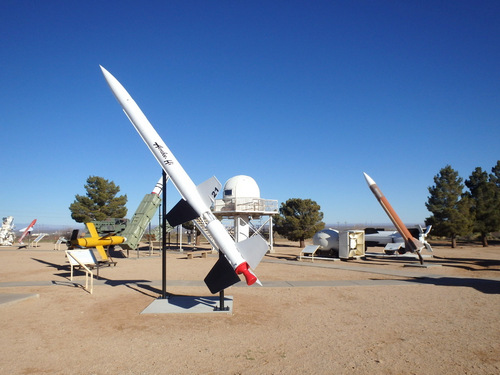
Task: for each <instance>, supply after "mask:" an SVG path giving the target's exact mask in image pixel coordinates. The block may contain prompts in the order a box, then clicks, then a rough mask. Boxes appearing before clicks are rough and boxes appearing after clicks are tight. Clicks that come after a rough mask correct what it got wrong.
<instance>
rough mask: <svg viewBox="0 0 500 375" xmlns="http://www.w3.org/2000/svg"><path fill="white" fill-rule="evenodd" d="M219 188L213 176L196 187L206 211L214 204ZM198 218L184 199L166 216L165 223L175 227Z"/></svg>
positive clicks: (217, 181) (219, 185) (219, 184)
mask: <svg viewBox="0 0 500 375" xmlns="http://www.w3.org/2000/svg"><path fill="white" fill-rule="evenodd" d="M221 187H222V185H221V183H220V182H219V180H217V178H215V176H214V177H211V178H209V179H208V180H206V181H205V182H202V183H201V184H199V185H198V186H197V187H196V188H197V190H198V193H199V194H200V197H201V199H202V200H203V203H205V205H206V206H207V209H208V208H210V206H211V205H212V204H213V203H214V201H215V197H217V194H219V191H220V189H221ZM198 216H200V215H198V214H197V213H196V211H195V210H194V209H193V207H191V205H190V204H189V203H188V202H187V201H186V200H185V199H181V200H180V201H179V202H178V203H177V204H176V205H175V206H174V207H173V208H172V209H171V210H170V211H169V213H168V214H167V221H168V223H169V224H170V225H171V226H173V227H175V226H177V225H179V224H182V223H185V222H186V221H190V220H194V219H196V218H197V217H198Z"/></svg>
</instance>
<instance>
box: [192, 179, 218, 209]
mask: <svg viewBox="0 0 500 375" xmlns="http://www.w3.org/2000/svg"><path fill="white" fill-rule="evenodd" d="M221 188H222V185H221V183H220V182H219V180H217V178H216V177H215V176H212V177H210V178H209V179H208V180H206V181H204V182H202V183H201V184H199V185H198V186H197V187H196V189H198V193H200V197H201V199H202V200H203V202H204V203H205V204H206V205H207V207H210V206H211V205H212V204H213V203H214V202H215V198H216V197H217V195H218V194H219V191H220V189H221Z"/></svg>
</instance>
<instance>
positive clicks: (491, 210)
mask: <svg viewBox="0 0 500 375" xmlns="http://www.w3.org/2000/svg"><path fill="white" fill-rule="evenodd" d="M498 166H499V164H498V162H497V166H496V167H493V168H492V171H493V175H490V176H488V173H487V172H485V171H483V170H482V169H481V167H477V168H476V169H475V170H474V172H472V174H471V175H470V177H469V179H467V180H465V185H466V186H467V187H468V188H469V193H467V196H468V197H469V198H470V201H471V203H472V207H471V209H472V213H473V215H474V232H477V233H479V234H480V235H481V242H482V244H483V246H484V247H486V246H488V239H487V236H488V234H489V233H491V232H494V231H496V230H497V229H499V228H500V205H499V193H498V190H499V188H498V185H497V183H498V179H497V176H496V175H495V173H498V170H496V168H497V167H498Z"/></svg>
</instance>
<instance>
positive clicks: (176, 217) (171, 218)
mask: <svg viewBox="0 0 500 375" xmlns="http://www.w3.org/2000/svg"><path fill="white" fill-rule="evenodd" d="M101 70H102V73H103V74H104V78H105V79H106V81H107V82H108V85H109V87H110V88H111V91H112V92H113V94H114V96H115V97H116V99H117V100H118V102H119V103H120V105H121V106H122V108H123V111H124V112H125V114H126V115H127V117H128V119H129V120H130V122H131V123H132V125H134V127H135V129H136V130H137V132H138V133H139V135H140V136H141V138H142V139H143V141H144V142H145V143H146V145H147V146H148V147H149V149H150V151H151V152H152V153H153V155H154V157H155V158H156V160H157V161H158V163H160V165H161V167H162V168H163V170H164V171H165V172H166V173H167V175H168V176H169V177H170V179H171V180H172V183H173V184H174V186H175V187H176V189H177V190H178V191H179V193H180V194H181V196H182V199H181V200H180V201H179V203H177V204H176V205H175V206H174V207H173V208H172V210H170V212H169V213H168V214H167V220H168V222H169V224H170V225H171V226H173V227H175V226H176V225H179V224H182V223H185V222H186V221H190V220H193V219H196V218H198V217H201V218H202V219H203V222H204V223H205V226H206V229H207V231H208V232H209V234H210V235H211V236H212V238H213V239H214V241H215V243H216V245H217V247H218V248H219V250H220V251H222V253H223V254H224V257H220V259H219V261H218V262H217V263H216V264H215V266H214V268H212V270H211V271H210V272H209V274H208V275H207V277H206V278H205V283H206V284H207V286H208V288H209V289H210V291H211V292H212V293H217V292H219V291H220V290H222V289H225V288H227V287H228V286H230V285H233V284H235V283H236V282H238V281H240V279H239V277H238V276H237V275H239V274H243V276H245V279H246V282H247V284H248V285H252V284H254V283H258V284H260V285H262V284H261V283H260V281H259V279H258V278H257V276H256V275H255V274H254V273H253V272H252V270H251V268H255V267H257V265H258V264H259V262H260V260H261V259H262V257H263V256H264V255H265V253H266V252H267V250H268V246H267V243H266V241H264V240H263V239H262V238H260V237H251V238H249V239H247V240H245V241H242V242H238V243H235V242H234V240H233V239H232V238H231V236H230V235H229V233H228V232H227V231H226V229H225V228H224V226H223V225H222V223H221V222H220V221H219V220H217V218H216V217H215V216H214V215H213V213H212V212H211V211H210V206H211V205H212V203H213V202H214V200H215V198H216V197H217V194H218V192H219V191H220V189H221V184H220V182H219V181H218V180H217V179H216V178H215V177H212V178H210V179H208V180H207V181H205V182H203V183H202V184H200V185H199V186H196V185H195V184H194V183H193V181H192V180H191V178H190V177H189V176H188V174H187V173H186V171H185V170H184V168H182V166H181V165H180V164H179V162H178V161H177V159H176V158H175V156H174V155H173V154H172V152H171V151H170V149H169V148H168V147H167V145H166V144H165V142H163V140H162V139H161V137H160V136H159V135H158V133H157V132H156V130H155V129H154V128H153V126H152V125H151V123H150V122H149V121H148V119H147V118H146V116H145V115H144V113H143V112H142V111H141V109H140V108H139V106H138V105H137V104H136V102H135V101H134V99H132V97H131V96H130V95H129V93H128V92H127V91H126V90H125V88H124V87H123V86H122V85H121V84H120V82H118V80H117V79H116V78H115V77H113V75H112V74H111V73H109V72H108V71H107V70H106V69H104V68H103V67H102V66H101ZM228 266H230V267H228Z"/></svg>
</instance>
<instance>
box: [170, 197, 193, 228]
mask: <svg viewBox="0 0 500 375" xmlns="http://www.w3.org/2000/svg"><path fill="white" fill-rule="evenodd" d="M199 216H200V215H198V214H197V213H196V211H195V210H194V209H193V207H192V206H191V205H190V204H189V203H188V202H187V201H186V200H184V199H181V200H180V201H179V202H177V204H176V205H175V206H174V207H173V208H172V209H171V210H170V211H169V212H168V214H167V221H168V223H169V224H170V225H171V226H172V227H176V226H177V225H179V224H183V223H185V222H186V221H191V220H194V219H196V218H197V217H199Z"/></svg>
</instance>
